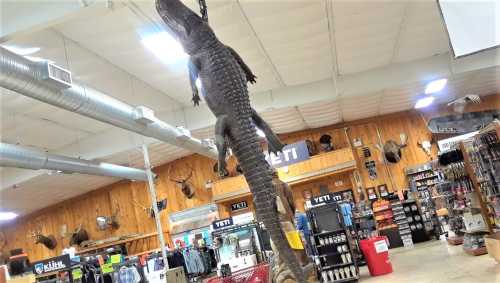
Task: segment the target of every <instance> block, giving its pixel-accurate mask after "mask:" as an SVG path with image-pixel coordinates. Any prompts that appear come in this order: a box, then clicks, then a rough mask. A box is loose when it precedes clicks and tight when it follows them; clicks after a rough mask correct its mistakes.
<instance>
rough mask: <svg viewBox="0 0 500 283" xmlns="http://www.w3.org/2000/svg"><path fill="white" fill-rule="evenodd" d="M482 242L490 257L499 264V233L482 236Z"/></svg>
mask: <svg viewBox="0 0 500 283" xmlns="http://www.w3.org/2000/svg"><path fill="white" fill-rule="evenodd" d="M484 241H485V244H486V249H487V250H488V253H489V254H490V256H491V257H492V258H494V259H495V260H496V261H497V262H500V232H498V233H495V234H492V235H486V236H484Z"/></svg>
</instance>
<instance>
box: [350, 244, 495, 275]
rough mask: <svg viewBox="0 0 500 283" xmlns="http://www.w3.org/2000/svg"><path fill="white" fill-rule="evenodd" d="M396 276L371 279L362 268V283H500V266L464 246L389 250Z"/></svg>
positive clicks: (442, 245)
mask: <svg viewBox="0 0 500 283" xmlns="http://www.w3.org/2000/svg"><path fill="white" fill-rule="evenodd" d="M389 257H390V260H391V263H392V268H393V270H394V271H393V273H391V274H387V275H382V276H377V277H370V273H369V272H368V268H367V267H366V266H363V267H361V268H360V273H361V278H360V280H359V282H360V283H407V282H408V283H410V282H411V283H448V282H450V283H473V282H480V283H496V282H498V283H500V263H497V262H496V261H495V260H494V259H493V258H492V257H490V256H489V255H482V256H470V255H468V254H466V253H465V252H464V251H463V250H462V246H449V245H448V244H447V243H446V242H443V241H430V242H425V243H420V244H416V245H415V247H414V248H413V249H405V248H397V249H392V250H389Z"/></svg>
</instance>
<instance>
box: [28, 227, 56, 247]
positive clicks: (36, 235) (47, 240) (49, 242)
mask: <svg viewBox="0 0 500 283" xmlns="http://www.w3.org/2000/svg"><path fill="white" fill-rule="evenodd" d="M31 238H33V240H34V241H35V244H42V245H44V246H45V247H46V248H47V249H49V250H53V249H55V248H56V246H57V240H56V238H55V237H54V235H48V236H45V235H43V234H42V231H41V229H40V228H38V229H37V230H36V231H34V232H32V233H31Z"/></svg>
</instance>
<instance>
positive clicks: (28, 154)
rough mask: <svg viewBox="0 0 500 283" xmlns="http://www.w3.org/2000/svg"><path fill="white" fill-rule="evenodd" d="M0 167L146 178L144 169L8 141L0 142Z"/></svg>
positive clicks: (145, 179)
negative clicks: (68, 155)
mask: <svg viewBox="0 0 500 283" xmlns="http://www.w3.org/2000/svg"><path fill="white" fill-rule="evenodd" d="M0 167H15V168H24V169H33V170H40V169H47V170H55V171H61V172H63V173H81V174H88V175H98V176H108V177H117V178H122V179H129V180H137V181H147V180H148V177H147V174H146V171H144V170H141V169H137V168H131V167H125V166H120V165H115V164H111V163H105V162H97V161H92V160H86V159H79V158H73V157H66V156H62V155H57V154H51V153H47V152H44V151H41V150H36V149H31V148H26V147H21V146H18V145H13V144H8V143H0Z"/></svg>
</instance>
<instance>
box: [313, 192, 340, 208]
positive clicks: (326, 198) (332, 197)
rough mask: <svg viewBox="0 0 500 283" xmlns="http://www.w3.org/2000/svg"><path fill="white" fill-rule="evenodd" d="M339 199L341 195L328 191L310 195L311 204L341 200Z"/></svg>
mask: <svg viewBox="0 0 500 283" xmlns="http://www.w3.org/2000/svg"><path fill="white" fill-rule="evenodd" d="M341 200H342V195H340V194H332V193H328V194H325V195H321V196H318V197H312V198H311V204H312V205H318V204H323V203H331V202H335V201H341Z"/></svg>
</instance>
